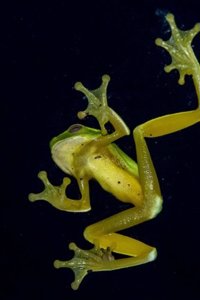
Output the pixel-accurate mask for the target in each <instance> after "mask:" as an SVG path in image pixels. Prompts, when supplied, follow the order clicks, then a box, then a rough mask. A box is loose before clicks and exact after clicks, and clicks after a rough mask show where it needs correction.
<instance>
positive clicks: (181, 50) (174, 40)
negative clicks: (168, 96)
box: [155, 14, 200, 85]
mask: <svg viewBox="0 0 200 300" xmlns="http://www.w3.org/2000/svg"><path fill="white" fill-rule="evenodd" d="M166 20H167V21H168V23H169V26H170V28H171V37H170V38H169V40H168V41H163V40H162V39H160V38H157V39H156V41H155V42H156V45H158V46H161V47H163V48H164V49H165V50H167V51H168V52H169V54H170V55H171V58H172V62H171V64H170V65H168V66H166V67H165V71H166V72H170V71H171V70H174V69H177V70H178V72H179V74H180V77H179V80H178V83H179V84H181V85H183V84H184V83H185V75H193V76H195V75H197V74H199V63H198V61H197V58H196V56H195V54H194V52H193V49H192V46H191V43H192V40H193V39H194V37H195V36H196V35H197V34H198V33H199V32H200V23H197V24H196V25H195V26H194V27H193V28H192V29H191V30H186V31H183V30H180V29H178V28H177V26H176V23H175V20H174V16H173V15H172V14H167V16H166Z"/></svg>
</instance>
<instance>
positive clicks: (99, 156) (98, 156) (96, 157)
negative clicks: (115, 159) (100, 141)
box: [94, 155, 102, 159]
mask: <svg viewBox="0 0 200 300" xmlns="http://www.w3.org/2000/svg"><path fill="white" fill-rule="evenodd" d="M101 157H102V156H101V155H97V156H95V157H94V159H99V158H101Z"/></svg>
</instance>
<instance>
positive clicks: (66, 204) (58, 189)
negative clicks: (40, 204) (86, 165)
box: [28, 171, 90, 212]
mask: <svg viewBox="0 0 200 300" xmlns="http://www.w3.org/2000/svg"><path fill="white" fill-rule="evenodd" d="M38 177H39V178H40V179H41V180H42V182H43V183H44V190H43V191H42V192H41V193H37V194H35V193H31V194H29V196H28V198H29V200H30V201H31V202H34V201H37V200H45V201H47V202H49V203H50V204H51V205H53V206H54V207H56V208H58V209H60V210H64V211H70V212H76V211H88V210H89V209H90V207H88V206H87V207H86V206H84V205H83V202H82V201H81V200H72V199H70V198H68V197H67V196H66V194H65V191H66V188H67V186H68V185H69V184H70V182H71V180H70V179H69V178H68V177H65V178H63V183H62V184H61V185H60V186H54V185H52V184H51V183H50V181H49V179H48V178H47V173H46V172H45V171H41V172H39V173H38Z"/></svg>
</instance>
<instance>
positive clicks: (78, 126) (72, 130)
mask: <svg viewBox="0 0 200 300" xmlns="http://www.w3.org/2000/svg"><path fill="white" fill-rule="evenodd" d="M82 128H83V125H81V124H73V125H72V126H70V127H69V128H68V132H69V133H76V132H78V131H79V130H80V129H82Z"/></svg>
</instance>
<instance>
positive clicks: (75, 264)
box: [54, 243, 114, 290]
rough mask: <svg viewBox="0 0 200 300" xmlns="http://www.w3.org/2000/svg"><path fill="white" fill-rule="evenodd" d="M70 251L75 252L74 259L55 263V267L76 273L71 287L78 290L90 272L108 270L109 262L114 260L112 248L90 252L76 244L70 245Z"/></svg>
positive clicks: (94, 249)
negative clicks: (68, 269)
mask: <svg viewBox="0 0 200 300" xmlns="http://www.w3.org/2000/svg"><path fill="white" fill-rule="evenodd" d="M69 249H71V250H73V251H74V257H73V258H72V259H71V260H68V261H60V260H55V261H54V267H55V268H56V269H58V268H70V269H72V271H73V272H74V276H75V280H74V282H72V284H71V287H72V289H73V290H77V289H78V288H79V285H80V284H81V282H82V280H83V279H84V277H85V276H86V275H87V274H88V273H90V272H97V271H104V270H108V266H107V265H108V264H109V262H111V261H113V260H114V257H113V255H112V253H111V250H110V248H108V249H107V250H104V249H99V248H97V247H94V248H92V249H90V250H82V249H80V248H78V247H77V246H76V244H74V243H70V244H69Z"/></svg>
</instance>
